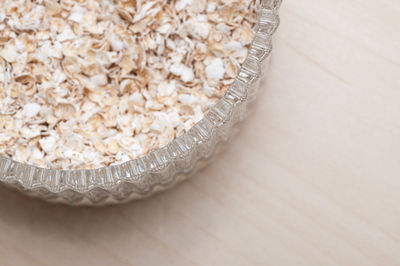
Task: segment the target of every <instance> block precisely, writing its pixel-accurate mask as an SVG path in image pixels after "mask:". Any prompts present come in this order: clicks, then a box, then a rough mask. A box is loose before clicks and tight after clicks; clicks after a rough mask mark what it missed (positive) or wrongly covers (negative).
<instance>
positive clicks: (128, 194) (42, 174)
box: [0, 0, 281, 204]
mask: <svg viewBox="0 0 400 266" xmlns="http://www.w3.org/2000/svg"><path fill="white" fill-rule="evenodd" d="M280 4H281V0H261V10H260V11H259V18H258V21H257V24H256V26H255V37H254V39H253V42H252V44H251V47H250V48H249V52H248V56H247V58H246V60H245V62H244V63H243V64H242V66H241V69H240V70H239V73H238V74H237V77H236V79H235V81H234V83H233V84H232V85H231V86H230V88H229V89H228V91H227V92H226V93H225V94H224V96H223V97H222V98H221V99H220V100H219V101H218V102H217V103H216V104H215V106H213V107H212V108H211V109H210V110H209V111H208V112H207V113H206V115H205V117H204V118H203V119H202V120H200V121H199V122H198V123H196V124H195V125H194V126H193V127H192V128H191V129H190V130H189V131H188V132H186V133H185V134H184V135H182V136H180V137H178V138H176V139H174V140H173V141H171V142H170V143H169V144H168V145H167V146H165V147H163V148H160V149H157V150H155V151H152V152H150V153H149V154H147V155H145V156H142V157H139V158H137V159H134V160H130V161H127V162H124V163H122V164H119V165H114V166H108V167H102V168H99V169H90V170H86V169H82V170H62V169H45V168H40V167H36V166H33V165H30V164H25V163H20V162H16V161H14V160H12V159H9V158H7V157H5V156H2V155H0V182H2V183H4V184H6V185H8V186H11V187H14V188H17V189H19V190H23V191H25V192H26V193H27V194H30V195H33V196H37V197H41V198H44V199H47V200H50V201H59V202H64V203H69V204H102V203H104V202H120V201H126V200H129V199H136V198H142V197H145V196H147V195H150V194H151V193H153V192H155V191H157V190H164V189H166V188H168V187H170V186H172V185H173V184H175V183H177V182H179V181H180V180H182V179H184V178H185V175H186V174H187V173H189V172H190V171H191V170H192V169H193V168H195V166H196V165H197V163H198V162H199V161H202V160H203V161H204V160H206V159H207V158H209V157H210V156H211V155H212V154H213V152H214V149H215V147H216V146H217V144H218V143H219V142H222V141H225V140H227V139H228V138H229V133H230V131H231V129H232V126H233V125H234V124H236V123H237V122H239V121H241V120H243V118H244V113H245V110H246V105H247V103H249V102H251V100H253V99H254V98H255V96H254V95H255V92H256V89H258V84H257V82H258V81H259V79H260V75H261V69H262V68H261V66H262V62H263V61H267V60H266V58H267V57H269V55H270V53H271V50H272V44H271V38H272V35H273V33H274V32H275V31H276V29H277V27H278V25H279V22H280V21H279V15H278V9H279V7H280Z"/></svg>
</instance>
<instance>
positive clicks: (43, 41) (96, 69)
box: [0, 0, 258, 169]
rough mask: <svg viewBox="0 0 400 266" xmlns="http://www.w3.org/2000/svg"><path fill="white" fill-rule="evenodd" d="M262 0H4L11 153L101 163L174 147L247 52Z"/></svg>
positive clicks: (0, 40) (0, 106)
mask: <svg viewBox="0 0 400 266" xmlns="http://www.w3.org/2000/svg"><path fill="white" fill-rule="evenodd" d="M257 5H258V1H257V0H177V1H168V0H62V1H56V0H0V154H2V155H4V156H7V157H10V158H12V159H14V160H16V161H19V162H25V163H30V164H33V165H36V166H40V167H47V168H57V169H78V168H88V169H91V168H98V167H103V166H108V165H111V164H117V163H121V162H124V161H127V160H130V159H134V158H137V157H138V156H141V155H145V154H146V153H148V152H149V151H151V150H154V149H157V148H159V147H162V146H165V145H166V144H167V143H168V142H170V141H171V140H173V139H174V138H176V137H177V136H180V135H182V134H183V133H185V132H186V131H187V130H188V129H190V128H191V127H192V126H193V125H194V123H196V122H197V121H199V120H200V119H201V118H202V117H203V114H204V113H205V112H206V111H207V110H208V109H209V108H210V107H211V106H212V105H213V104H215V103H216V101H217V100H218V99H219V98H220V97H221V96H222V95H223V93H224V92H225V91H226V90H227V88H228V86H229V84H231V83H232V81H233V79H234V77H235V76H236V73H237V71H238V67H239V65H240V64H241V63H242V62H243V61H244V60H245V58H246V55H247V49H248V47H249V45H250V42H251V40H252V38H253V31H252V27H253V26H254V24H255V23H256V12H255V10H256V9H257Z"/></svg>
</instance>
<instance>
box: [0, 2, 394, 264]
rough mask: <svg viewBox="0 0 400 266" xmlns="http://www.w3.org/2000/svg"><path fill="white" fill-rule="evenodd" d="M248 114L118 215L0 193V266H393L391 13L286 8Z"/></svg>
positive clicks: (383, 6)
mask: <svg viewBox="0 0 400 266" xmlns="http://www.w3.org/2000/svg"><path fill="white" fill-rule="evenodd" d="M281 20H282V23H281V27H280V29H279V32H278V33H277V35H276V38H275V43H274V47H275V50H274V52H273V60H272V64H271V67H270V69H269V71H268V74H267V76H268V77H267V79H266V81H265V82H264V84H263V92H262V93H261V95H260V98H259V99H258V103H257V107H256V110H255V113H254V114H253V115H252V116H251V117H250V118H249V119H248V121H247V122H246V123H245V124H243V126H242V131H241V132H240V133H239V134H238V135H237V136H236V137H235V139H234V140H233V142H232V145H231V146H230V147H229V148H228V149H227V150H226V151H225V152H224V153H223V154H221V155H219V156H218V158H217V159H216V160H215V161H214V162H213V164H212V165H211V166H210V167H208V168H206V169H204V170H203V171H201V172H200V173H199V174H198V175H197V176H195V177H194V178H192V179H191V180H189V181H188V182H185V183H183V184H181V185H180V186H178V187H176V188H174V189H172V190H170V191H168V192H165V193H162V194H159V195H156V196H155V197H152V198H149V199H146V200H142V201H139V202H134V203H129V204H125V205H121V206H110V207H105V208H70V207H66V206H57V205H50V204H46V203H44V202H41V201H40V200H34V199H30V198H27V197H24V196H21V195H19V194H17V193H14V192H11V191H8V190H6V189H3V188H1V189H0V265H1V266H3V265H4V266H6V265H18V266H19V265H51V266H53V265H163V266H164V265H274V266H276V265H296V266H298V265H324V266H325V265H351V266H354V265H385V266H388V265H400V1H399V0H379V1H376V0H335V1H334V0H318V1H312V0H302V1H297V0H287V1H286V2H284V3H283V6H282V9H281Z"/></svg>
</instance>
